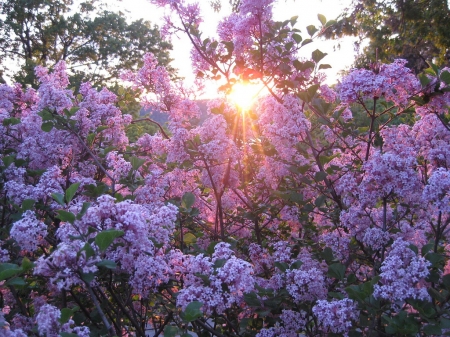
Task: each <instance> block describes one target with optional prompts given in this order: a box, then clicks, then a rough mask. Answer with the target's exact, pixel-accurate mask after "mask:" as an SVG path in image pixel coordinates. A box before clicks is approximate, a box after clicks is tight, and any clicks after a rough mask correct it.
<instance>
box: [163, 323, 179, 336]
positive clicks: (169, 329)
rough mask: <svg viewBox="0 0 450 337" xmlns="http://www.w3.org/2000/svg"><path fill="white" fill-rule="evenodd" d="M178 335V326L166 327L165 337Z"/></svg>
mask: <svg viewBox="0 0 450 337" xmlns="http://www.w3.org/2000/svg"><path fill="white" fill-rule="evenodd" d="M177 334H178V328H177V327H176V326H171V325H166V327H165V328H164V337H175V336H176V335H177Z"/></svg>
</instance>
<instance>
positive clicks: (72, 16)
mask: <svg viewBox="0 0 450 337" xmlns="http://www.w3.org/2000/svg"><path fill="white" fill-rule="evenodd" d="M0 15H1V16H0V18H1V19H0V27H1V29H0V62H1V64H2V66H3V68H6V67H7V66H6V64H7V63H6V61H10V60H14V61H19V63H20V66H21V69H20V71H18V72H15V71H12V70H11V69H10V70H9V71H7V74H8V75H12V76H13V78H14V80H15V81H17V82H19V83H22V84H29V85H33V86H35V85H36V84H37V83H36V79H35V76H34V68H35V67H36V66H37V65H43V66H46V67H52V66H53V65H54V64H55V63H56V62H58V61H60V60H64V61H66V63H67V64H68V68H69V70H70V72H71V74H72V77H71V82H72V84H73V85H75V86H78V85H79V84H80V83H81V82H86V81H91V82H92V83H93V84H94V85H97V86H100V85H104V84H111V83H112V82H114V81H115V80H116V79H117V78H118V76H119V74H120V72H121V71H123V70H126V69H133V70H136V69H138V68H139V67H140V66H142V56H143V55H144V54H145V53H147V52H153V53H154V54H155V55H156V56H157V57H158V60H159V61H160V63H161V64H162V65H168V63H169V62H170V59H169V53H168V51H169V50H170V49H171V45H170V44H168V43H166V42H164V41H162V40H161V38H160V36H159V31H158V27H156V26H152V25H151V23H150V22H148V21H143V20H142V19H141V20H138V21H134V22H132V23H129V22H127V20H126V17H125V16H124V15H123V14H122V13H113V12H111V11H108V10H104V9H102V8H101V6H97V2H96V0H90V1H86V2H82V3H80V4H78V5H75V4H74V3H73V1H70V0H57V1H48V0H33V1H31V0H1V1H0Z"/></svg>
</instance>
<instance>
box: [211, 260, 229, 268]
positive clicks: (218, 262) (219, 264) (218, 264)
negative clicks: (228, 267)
mask: <svg viewBox="0 0 450 337" xmlns="http://www.w3.org/2000/svg"><path fill="white" fill-rule="evenodd" d="M225 263H227V260H226V259H217V260H216V261H215V262H214V269H218V268H222V267H223V266H224V265H225Z"/></svg>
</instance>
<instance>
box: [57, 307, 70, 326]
mask: <svg viewBox="0 0 450 337" xmlns="http://www.w3.org/2000/svg"><path fill="white" fill-rule="evenodd" d="M72 316H73V311H72V309H69V308H62V309H61V317H60V318H59V323H61V324H64V323H67V322H68V321H69V319H70V317H72Z"/></svg>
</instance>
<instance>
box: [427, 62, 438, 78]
mask: <svg viewBox="0 0 450 337" xmlns="http://www.w3.org/2000/svg"><path fill="white" fill-rule="evenodd" d="M427 63H428V65H429V66H430V67H431V69H432V70H433V72H434V74H435V75H436V76H439V68H438V66H437V65H435V64H434V63H433V62H428V61H427Z"/></svg>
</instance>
